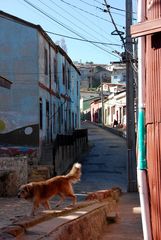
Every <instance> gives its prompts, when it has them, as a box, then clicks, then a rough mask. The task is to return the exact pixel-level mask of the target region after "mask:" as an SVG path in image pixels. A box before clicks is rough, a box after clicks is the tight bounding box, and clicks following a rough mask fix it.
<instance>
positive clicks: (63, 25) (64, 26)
mask: <svg viewBox="0 0 161 240" xmlns="http://www.w3.org/2000/svg"><path fill="white" fill-rule="evenodd" d="M23 1H24V2H26V3H27V4H29V5H30V6H31V7H33V8H34V9H36V10H37V11H39V12H41V13H42V14H43V15H45V16H46V17H48V18H49V19H51V20H52V21H54V22H56V23H57V24H58V25H60V26H62V27H63V28H65V29H67V30H68V31H70V32H72V33H74V34H75V35H77V36H79V37H81V38H82V39H84V40H87V39H86V38H85V37H83V36H81V34H79V33H77V32H76V31H74V30H72V29H71V28H70V27H68V26H67V25H65V24H63V23H62V22H60V21H58V20H57V19H56V18H54V17H52V16H50V15H49V14H47V13H46V12H45V11H43V10H42V9H40V8H39V7H37V6H36V5H34V4H33V3H31V2H29V1H28V0H23ZM91 44H92V45H94V46H95V47H97V48H99V49H101V50H103V51H105V52H107V53H108V54H110V55H113V56H115V57H117V58H118V56H117V55H115V54H113V53H111V52H109V51H107V50H106V49H104V48H102V47H100V46H98V45H96V44H95V43H91Z"/></svg>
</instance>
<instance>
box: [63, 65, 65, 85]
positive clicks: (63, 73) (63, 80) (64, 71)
mask: <svg viewBox="0 0 161 240" xmlns="http://www.w3.org/2000/svg"><path fill="white" fill-rule="evenodd" d="M63 84H64V85H65V65H64V64H63Z"/></svg>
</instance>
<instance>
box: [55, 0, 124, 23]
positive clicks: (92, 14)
mask: <svg viewBox="0 0 161 240" xmlns="http://www.w3.org/2000/svg"><path fill="white" fill-rule="evenodd" d="M60 1H61V2H63V3H65V4H67V5H69V6H72V7H73V8H76V9H78V10H79V11H82V12H84V13H86V14H89V15H91V16H93V17H96V18H99V19H101V20H103V21H105V22H108V23H110V24H112V22H111V21H109V20H107V19H105V18H102V17H100V16H97V15H95V14H94V13H91V12H88V11H86V10H84V9H82V8H80V7H77V6H75V5H73V4H71V3H68V2H66V1H65V0H60ZM117 25H118V26H119V27H123V26H122V25H119V24H117Z"/></svg>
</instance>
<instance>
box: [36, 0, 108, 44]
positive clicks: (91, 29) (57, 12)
mask: <svg viewBox="0 0 161 240" xmlns="http://www.w3.org/2000/svg"><path fill="white" fill-rule="evenodd" d="M38 1H39V2H41V3H42V4H43V5H45V6H46V7H47V8H49V9H51V10H52V11H54V12H56V13H57V14H58V15H59V16H62V15H61V14H60V13H58V12H57V11H56V10H55V9H53V8H52V7H51V6H48V5H47V4H45V3H43V2H42V1H41V0H38ZM49 1H50V2H51V3H52V4H54V5H55V6H57V7H58V8H60V9H61V10H63V11H65V12H66V13H67V14H69V15H70V16H71V17H73V18H74V19H76V20H77V21H79V22H81V23H82V24H83V25H85V26H86V27H87V28H88V31H86V30H85V29H84V28H82V27H80V26H78V25H76V24H75V23H74V22H73V21H71V20H69V19H68V18H66V17H65V16H64V15H63V16H62V17H63V19H66V20H67V21H68V22H70V23H71V24H73V25H74V26H75V27H77V28H79V29H81V30H82V31H84V32H86V33H87V34H88V35H90V36H92V37H94V38H96V37H95V36H94V35H92V34H90V33H89V26H88V25H87V24H85V23H84V22H82V21H81V20H80V19H78V18H76V17H74V16H73V15H71V13H69V12H68V11H67V10H64V9H63V8H62V7H60V6H59V5H58V4H56V3H55V2H54V1H52V0H49ZM90 30H92V31H93V32H95V33H97V35H98V36H99V35H101V36H103V35H102V34H100V33H98V32H96V31H95V30H94V29H92V28H91V27H90ZM103 38H104V36H103ZM96 39H97V38H96ZM86 42H87V41H86ZM88 42H89V41H88ZM93 42H94V41H93ZM104 46H106V47H108V46H107V45H104Z"/></svg>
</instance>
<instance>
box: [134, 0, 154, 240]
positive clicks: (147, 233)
mask: <svg viewBox="0 0 161 240" xmlns="http://www.w3.org/2000/svg"><path fill="white" fill-rule="evenodd" d="M144 4H145V1H142V0H138V22H141V21H144V20H145V6H144ZM144 59H145V41H144V37H139V38H138V166H137V178H138V189H139V196H140V205H141V217H142V227H143V235H144V240H151V239H152V231H151V221H150V207H149V194H148V184H147V161H146V154H145V122H144V119H145V108H144V90H145V89H144V84H143V83H145V66H144V63H145V60H144Z"/></svg>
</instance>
